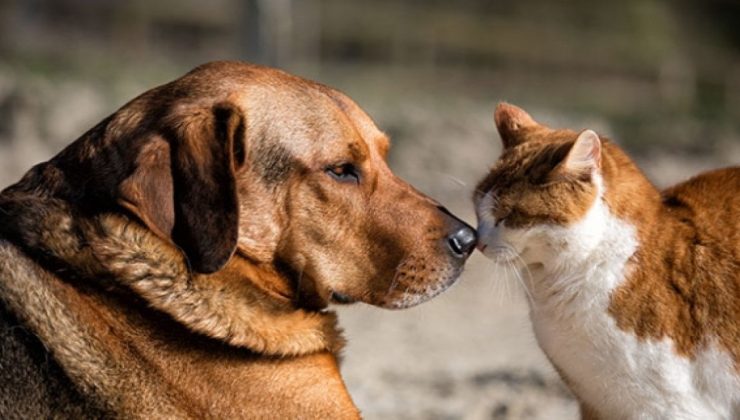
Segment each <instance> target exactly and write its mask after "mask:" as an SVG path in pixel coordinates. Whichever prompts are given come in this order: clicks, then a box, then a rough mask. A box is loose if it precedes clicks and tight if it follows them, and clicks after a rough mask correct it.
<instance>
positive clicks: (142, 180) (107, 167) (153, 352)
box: [0, 62, 475, 418]
mask: <svg viewBox="0 0 740 420" xmlns="http://www.w3.org/2000/svg"><path fill="white" fill-rule="evenodd" d="M387 150H388V139H387V137H386V136H385V135H383V133H381V132H380V131H379V130H378V129H377V128H376V127H375V125H374V123H373V122H372V120H371V119H370V118H369V117H368V116H367V115H366V114H365V113H364V112H363V111H362V110H361V109H360V108H359V107H358V106H357V105H356V104H354V103H353V102H352V101H351V100H350V99H349V98H347V97H346V96H344V95H343V94H341V93H339V92H337V91H335V90H333V89H331V88H328V87H326V86H323V85H319V84H316V83H313V82H310V81H307V80H303V79H300V78H297V77H295V76H291V75H288V74H286V73H283V72H280V71H278V70H274V69H269V68H264V67H259V66H254V65H249V64H246V63H237V62H217V63H210V64H207V65H204V66H201V67H199V68H197V69H195V70H193V71H192V72H190V73H188V74H187V75H185V76H183V77H182V78H180V79H178V80H176V81H174V82H171V83H168V84H166V85H163V86H160V87H158V88H154V89H152V90H150V91H149V92H146V93H144V94H142V95H141V96H139V97H138V98H136V99H134V100H132V101H131V102H130V103H128V104H127V105H125V106H124V107H123V108H121V109H120V110H119V111H118V112H116V113H114V114H113V115H111V116H110V117H109V118H107V119H105V120H104V121H102V122H101V123H100V124H98V125H97V126H96V127H94V128H93V129H91V130H90V131H89V132H87V133H86V134H85V135H83V136H82V137H80V139H78V140H77V141H75V142H74V143H72V144H71V145H70V146H69V147H67V148H66V149H65V150H63V151H62V152H60V154H59V155H57V156H55V157H54V158H53V159H51V160H50V161H48V162H44V163H42V164H39V165H37V166H36V167H34V168H33V169H31V170H30V171H29V172H28V173H27V174H26V175H25V176H24V177H23V179H21V181H20V182H18V183H17V184H15V185H13V186H10V187H8V188H7V189H6V190H4V191H3V192H2V193H0V240H2V241H7V242H2V249H0V251H1V253H0V304H2V305H3V307H7V308H9V309H10V310H11V312H12V314H13V315H14V316H15V317H16V318H18V319H19V321H20V322H21V323H22V324H23V326H24V328H29V329H30V330H31V331H33V332H34V333H35V334H36V335H37V336H38V338H39V340H40V342H41V345H42V346H43V347H44V351H45V352H48V353H46V354H47V357H51V358H52V360H53V361H54V362H55V363H58V364H59V366H60V367H61V370H62V371H63V372H64V375H66V376H68V377H69V379H70V380H71V382H72V383H73V384H74V387H75V389H76V390H77V391H78V392H79V393H80V394H81V398H82V399H83V400H84V401H87V402H90V403H91V406H97V407H99V408H100V410H102V411H103V412H104V413H107V414H108V415H113V416H124V417H138V418H173V417H176V418H181V417H195V418H267V417H285V418H299V417H302V418H356V417H358V416H359V414H358V411H357V409H356V408H355V407H354V405H353V403H352V401H351V399H350V397H349V395H348V394H347V390H346V388H345V386H344V384H343V382H342V379H341V377H340V375H339V368H338V363H337V358H338V353H339V351H340V349H341V347H342V345H343V339H342V337H341V334H340V331H339V329H338V327H337V325H336V316H335V314H334V313H333V312H331V311H328V310H327V306H328V304H329V303H330V302H331V301H336V302H340V303H349V302H353V301H364V302H366V303H369V304H373V305H378V306H384V307H391V308H404V307H408V306H412V305H415V304H417V303H420V302H422V301H424V300H426V299H429V298H431V297H433V296H434V295H436V294H437V293H440V292H441V291H443V290H444V289H445V288H446V287H448V286H449V285H450V284H452V282H454V281H455V280H456V278H457V277H458V275H459V274H460V272H461V271H462V267H463V264H464V262H465V259H466V258H467V257H468V256H469V254H470V252H471V251H472V246H473V245H474V238H475V235H474V231H473V230H472V229H471V228H470V227H469V226H467V225H465V224H464V223H463V222H462V221H460V220H459V219H456V218H455V217H454V216H452V215H450V214H449V213H448V212H446V211H445V210H444V209H443V208H442V207H441V206H440V205H439V204H438V203H436V202H435V201H433V200H431V199H430V198H428V197H426V196H424V195H423V194H421V193H419V192H417V191H416V190H414V189H413V188H412V187H411V186H409V185H408V184H406V183H404V182H403V181H401V180H399V179H398V178H396V177H395V176H394V175H393V174H392V172H391V171H390V169H389V168H388V166H387V165H386V163H385V154H386V153H387ZM337 168H339V169H337ZM337 171H338V172H337ZM347 174H349V175H351V176H346V175H347ZM459 232H463V233H466V234H467V238H468V241H467V243H466V246H465V248H464V249H457V250H455V249H454V248H453V246H452V245H451V242H450V237H451V235H454V234H456V233H459ZM29 346H31V347H29V350H28V354H31V353H32V352H34V351H36V350H34V349H33V348H32V347H33V346H32V344H31V345H29ZM3 354H4V353H0V356H2V355H3ZM11 356H12V355H11ZM20 356H22V357H25V356H26V355H20ZM26 358H27V357H26ZM13 360H14V359H11V360H8V361H5V360H0V362H2V363H6V362H7V363H13ZM34 368H35V369H38V367H30V368H29V369H34ZM41 380H43V378H42V379H41ZM62 382H63V381H62ZM0 392H2V396H3V398H2V399H0V401H7V400H12V399H15V400H17V401H21V400H22V396H19V395H14V394H13V393H14V392H15V391H14V389H8V388H5V387H2V386H0ZM49 398H53V396H52V397H49ZM68 403H69V402H65V401H53V402H52V403H49V404H45V405H44V404H41V403H39V402H38V401H36V402H33V401H32V402H31V404H38V405H39V406H40V407H41V406H45V407H47V406H48V407H51V408H48V407H47V408H44V410H46V411H44V410H41V409H39V410H38V411H33V410H31V411H27V412H26V416H31V417H34V416H39V415H40V416H43V415H45V414H34V413H48V412H49V410H51V412H52V413H55V411H54V407H55V406H59V405H65V404H68ZM69 404H71V403H69ZM42 408H43V407H42ZM21 409H22V408H21ZM16 411H17V410H15V411H13V412H16ZM8 412H11V411H10V409H9V408H7V407H4V406H2V404H0V414H3V413H8ZM21 412H22V411H21ZM91 415H92V414H91Z"/></svg>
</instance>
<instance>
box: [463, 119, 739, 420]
mask: <svg viewBox="0 0 740 420" xmlns="http://www.w3.org/2000/svg"><path fill="white" fill-rule="evenodd" d="M496 122H497V125H498V128H499V132H500V133H501V136H502V140H503V141H504V146H505V148H504V153H503V155H502V157H501V159H500V161H499V162H498V164H497V165H496V166H495V167H494V168H493V170H492V172H491V174H489V176H488V177H487V178H486V179H484V180H483V181H482V182H481V184H480V186H479V189H478V192H477V193H476V197H475V201H476V207H477V211H478V217H479V236H480V247H481V248H482V249H483V251H484V253H485V254H486V255H487V256H489V257H490V258H492V259H494V260H496V261H498V262H500V263H509V264H516V265H518V266H519V267H520V268H521V270H522V273H523V274H524V277H525V281H526V282H527V285H528V286H529V288H530V293H531V295H532V302H531V306H532V308H531V319H532V322H533V326H534V331H535V335H536V337H537V340H538V343H539V344H540V347H542V349H543V350H544V352H545V353H546V354H547V356H548V357H549V358H550V360H551V361H552V363H553V364H554V365H555V367H556V368H557V370H558V371H559V372H560V374H561V376H562V377H563V379H564V381H565V382H566V383H567V384H568V386H569V387H570V388H571V389H572V391H573V393H574V394H575V395H576V396H577V398H578V399H579V401H580V402H581V405H582V413H583V415H584V417H595V418H625V419H633V418H644V419H715V418H716V419H732V418H738V417H739V416H740V168H728V169H723V170H717V171H713V172H709V173H705V174H702V175H700V176H698V177H695V178H693V179H691V180H689V181H687V182H684V183H682V184H679V185H677V186H674V187H672V188H670V189H668V190H666V191H663V192H659V191H658V190H657V189H655V188H654V187H653V186H652V184H650V182H649V181H647V179H646V178H645V177H644V176H643V175H642V173H641V172H640V171H639V169H637V167H636V166H635V165H634V164H633V163H632V162H631V161H630V160H629V158H628V157H627V156H626V155H625V154H624V153H623V152H622V151H621V150H620V149H619V148H618V147H617V146H615V145H613V144H611V143H609V142H608V141H604V142H602V141H601V140H600V139H599V138H598V137H597V136H596V134H595V133H593V132H592V131H585V132H583V133H581V134H580V135H579V134H578V133H575V132H572V131H567V130H550V129H548V128H546V127H544V126H541V125H539V124H537V123H536V122H534V121H533V120H532V119H531V118H530V117H529V116H528V115H527V114H526V113H524V111H522V110H520V109H518V108H516V107H513V106H510V105H500V106H499V108H498V109H497V112H496ZM530 277H531V278H530Z"/></svg>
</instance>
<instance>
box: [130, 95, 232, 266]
mask: <svg viewBox="0 0 740 420" xmlns="http://www.w3.org/2000/svg"><path fill="white" fill-rule="evenodd" d="M244 142H245V121H244V116H243V114H242V112H241V110H239V109H238V108H237V107H236V106H234V105H232V104H229V103H218V104H216V105H215V106H213V107H212V108H196V109H193V108H190V107H188V108H183V109H179V110H177V111H176V112H174V113H173V114H172V115H171V116H169V117H168V118H166V119H165V121H163V124H162V127H161V130H160V132H159V133H158V134H156V135H153V136H152V138H151V139H149V141H148V142H147V143H146V144H145V145H144V146H143V147H142V150H141V152H140V153H139V156H138V158H137V162H136V169H135V170H134V172H133V174H132V175H131V176H130V177H128V178H127V179H126V180H125V181H124V182H123V183H122V184H121V186H120V188H119V200H118V201H119V203H120V204H121V205H123V206H124V207H126V208H127V209H128V210H129V211H131V212H132V213H134V214H135V215H136V216H137V217H138V218H139V219H141V220H142V222H144V224H145V225H147V227H149V229H150V230H152V231H153V232H154V233H156V234H158V235H159V236H161V237H164V238H166V239H169V240H171V241H172V242H174V243H175V244H176V245H177V246H178V247H180V248H181V249H182V250H183V251H184V253H185V255H186V256H187V258H188V261H189V262H190V265H191V267H192V268H193V269H194V270H195V271H197V272H200V273H212V272H215V271H218V270H219V269H220V268H221V267H223V266H224V264H226V262H227V261H228V260H229V258H230V257H231V255H232V253H233V252H234V250H235V249H236V242H237V234H238V224H239V205H238V201H237V189H236V174H235V172H236V171H237V170H238V169H239V168H240V167H241V166H242V165H243V164H244V161H245V157H246V156H245V153H246V152H245V144H244Z"/></svg>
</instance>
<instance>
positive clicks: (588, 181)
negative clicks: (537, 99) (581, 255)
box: [474, 103, 603, 264]
mask: <svg viewBox="0 0 740 420" xmlns="http://www.w3.org/2000/svg"><path fill="white" fill-rule="evenodd" d="M495 120H496V127H497V128H498V131H499V134H500V136H501V141H502V143H503V151H502V154H501V156H500V158H499V160H498V161H497V162H496V163H495V165H494V166H493V167H492V168H491V171H490V172H489V173H488V175H487V176H486V177H485V178H484V179H483V180H482V181H481V182H480V183H479V184H478V187H477V188H476V192H475V195H474V202H475V207H476V214H477V216H478V234H479V245H478V247H479V249H480V250H481V251H482V252H483V253H484V255H486V256H487V257H489V258H491V259H493V260H494V261H497V262H507V261H513V260H514V259H518V258H521V259H523V261H520V262H526V263H527V264H530V263H546V262H547V260H548V259H549V258H553V257H555V256H558V255H559V256H563V255H567V254H568V253H569V251H571V252H577V251H587V250H584V249H582V248H584V247H586V248H588V247H589V246H592V245H593V244H594V243H596V242H598V239H599V238H598V235H599V234H600V231H601V227H600V226H598V224H599V223H600V222H599V218H598V217H596V218H594V217H591V216H592V214H593V213H594V212H593V211H592V210H593V209H594V208H595V207H598V206H595V204H596V203H597V202H598V201H599V198H600V196H601V192H602V190H603V187H602V183H601V175H600V169H601V151H602V142H601V140H600V139H599V136H598V135H597V134H596V133H594V132H593V131H591V130H585V131H582V132H580V133H578V132H575V131H570V130H554V129H551V128H549V127H546V126H544V125H542V124H539V123H537V122H536V121H535V120H534V119H532V117H531V116H530V115H529V114H527V113H526V112H525V111H524V110H522V109H520V108H518V107H515V106H513V105H509V104H506V103H502V104H499V105H498V107H497V108H496V112H495ZM574 248H578V249H574Z"/></svg>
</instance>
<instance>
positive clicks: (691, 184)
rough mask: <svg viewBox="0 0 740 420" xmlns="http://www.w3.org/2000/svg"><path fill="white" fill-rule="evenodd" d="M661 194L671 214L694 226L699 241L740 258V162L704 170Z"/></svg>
mask: <svg viewBox="0 0 740 420" xmlns="http://www.w3.org/2000/svg"><path fill="white" fill-rule="evenodd" d="M661 194H662V198H663V204H664V209H665V211H666V212H667V213H668V215H669V217H671V218H673V219H674V221H675V222H677V223H681V224H684V225H689V226H691V228H692V230H694V235H695V238H694V241H695V242H696V241H702V242H708V243H709V244H712V245H713V246H716V247H720V248H722V249H723V250H725V252H729V253H730V254H731V255H732V257H733V259H734V260H735V261H738V260H739V259H740V167H739V166H736V167H730V168H724V169H716V170H713V171H709V172H704V173H702V174H700V175H697V176H695V177H693V178H691V179H689V180H687V181H685V182H682V183H680V184H678V185H675V186H673V187H671V188H668V189H666V190H665V191H663V192H662V193H661ZM739 275H740V274H739Z"/></svg>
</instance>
